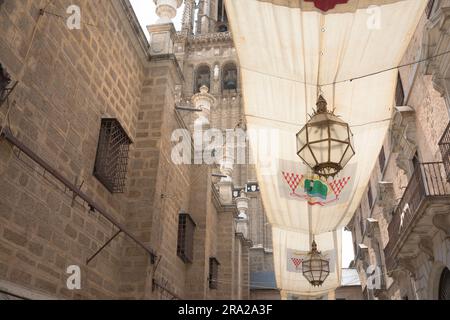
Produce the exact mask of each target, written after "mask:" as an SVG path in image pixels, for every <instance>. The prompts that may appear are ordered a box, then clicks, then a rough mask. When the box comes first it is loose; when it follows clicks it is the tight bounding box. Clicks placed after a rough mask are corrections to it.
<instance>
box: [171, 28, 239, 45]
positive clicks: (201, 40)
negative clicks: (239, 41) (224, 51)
mask: <svg viewBox="0 0 450 320" xmlns="http://www.w3.org/2000/svg"><path fill="white" fill-rule="evenodd" d="M185 37H186V35H185V34H182V33H181V32H178V33H177V39H178V40H181V42H182V40H183V39H184V38H185ZM187 40H188V42H189V44H208V43H218V42H223V43H226V42H232V41H233V37H232V35H231V32H230V31H228V32H216V33H206V34H198V35H190V36H188V38H187Z"/></svg>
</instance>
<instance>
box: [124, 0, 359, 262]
mask: <svg viewBox="0 0 450 320" xmlns="http://www.w3.org/2000/svg"><path fill="white" fill-rule="evenodd" d="M130 2H131V5H132V6H133V8H134V11H135V12H136V16H137V17H138V19H139V22H140V24H141V27H142V29H143V30H144V32H145V34H146V36H147V38H149V34H148V31H147V26H148V25H150V24H153V23H155V22H156V21H157V20H158V16H157V15H156V13H155V9H156V6H155V3H154V2H153V0H130ZM183 9H184V4H183V5H182V6H181V7H180V8H179V9H178V14H177V17H176V18H175V19H174V21H173V22H174V25H175V28H176V29H177V30H181V19H182V18H183ZM353 259H354V254H353V240H352V234H351V232H347V231H345V232H344V233H343V239H342V267H344V268H347V267H348V266H349V264H350V262H351V261H352V260H353Z"/></svg>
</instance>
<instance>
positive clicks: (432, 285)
mask: <svg viewBox="0 0 450 320" xmlns="http://www.w3.org/2000/svg"><path fill="white" fill-rule="evenodd" d="M445 268H449V266H447V265H445V264H443V263H442V262H441V261H435V262H434V263H433V266H432V268H431V272H430V274H429V276H428V292H427V298H428V299H429V300H438V298H439V283H440V281H441V275H442V272H443V271H444V269H445Z"/></svg>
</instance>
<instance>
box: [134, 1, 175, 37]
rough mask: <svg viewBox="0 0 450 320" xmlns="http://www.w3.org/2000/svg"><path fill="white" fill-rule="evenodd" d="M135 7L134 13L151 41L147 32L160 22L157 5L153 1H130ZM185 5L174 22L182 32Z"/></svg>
mask: <svg viewBox="0 0 450 320" xmlns="http://www.w3.org/2000/svg"><path fill="white" fill-rule="evenodd" d="M130 2H131V5H132V6H133V9H134V12H135V13H136V16H137V17H138V19H139V22H140V23H141V27H142V30H144V32H145V35H146V36H147V39H149V34H148V31H147V26H148V25H150V24H154V23H155V22H156V21H157V20H158V16H157V15H156V12H155V9H156V5H155V3H154V2H153V0H130ZM183 10H184V4H182V5H181V7H180V8H179V9H178V14H177V16H176V18H175V19H174V20H173V23H174V25H175V28H176V29H177V30H181V20H182V18H183Z"/></svg>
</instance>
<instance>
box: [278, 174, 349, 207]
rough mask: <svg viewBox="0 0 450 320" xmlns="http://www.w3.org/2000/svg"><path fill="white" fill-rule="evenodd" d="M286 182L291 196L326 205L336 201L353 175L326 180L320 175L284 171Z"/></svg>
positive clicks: (312, 204)
mask: <svg viewBox="0 0 450 320" xmlns="http://www.w3.org/2000/svg"><path fill="white" fill-rule="evenodd" d="M282 175H283V179H284V182H285V184H286V185H287V186H289V189H290V197H292V198H298V199H300V200H306V201H307V202H308V204H309V205H311V206H314V205H320V206H325V205H328V204H331V203H333V202H336V201H338V200H339V199H340V195H341V194H342V192H343V191H344V189H345V188H346V187H347V185H348V183H349V182H350V180H351V177H343V178H340V179H336V180H332V181H325V180H322V179H320V178H319V177H317V176H316V177H313V176H309V177H308V176H307V175H303V174H297V173H290V172H285V171H283V172H282Z"/></svg>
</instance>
